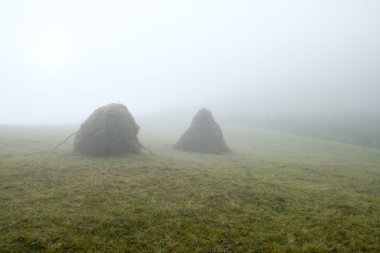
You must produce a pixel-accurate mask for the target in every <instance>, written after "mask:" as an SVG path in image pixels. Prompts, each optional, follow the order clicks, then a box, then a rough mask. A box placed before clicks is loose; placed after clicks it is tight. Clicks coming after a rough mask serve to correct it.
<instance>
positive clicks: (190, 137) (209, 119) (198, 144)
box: [174, 109, 230, 154]
mask: <svg viewBox="0 0 380 253" xmlns="http://www.w3.org/2000/svg"><path fill="white" fill-rule="evenodd" d="M174 148H177V149H180V150H184V151H192V152H200V153H211V154H223V153H227V152H230V149H229V148H228V147H227V145H226V143H225V141H224V137H223V133H222V130H221V128H220V126H219V125H218V123H216V121H215V120H214V117H213V116H212V113H211V112H210V111H209V110H207V109H201V110H199V111H198V113H197V114H196V115H195V116H194V118H193V120H192V122H191V125H190V127H189V128H188V129H187V130H186V132H185V133H184V134H183V135H182V136H181V138H180V139H179V140H178V142H177V143H176V144H175V145H174Z"/></svg>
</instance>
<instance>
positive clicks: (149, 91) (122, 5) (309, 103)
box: [0, 0, 380, 123]
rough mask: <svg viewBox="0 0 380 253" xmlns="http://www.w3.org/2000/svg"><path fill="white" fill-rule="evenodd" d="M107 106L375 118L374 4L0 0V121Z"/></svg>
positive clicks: (378, 79)
mask: <svg viewBox="0 0 380 253" xmlns="http://www.w3.org/2000/svg"><path fill="white" fill-rule="evenodd" d="M118 100H120V101H121V102H122V103H124V104H125V105H127V106H128V108H129V109H130V111H131V112H132V114H134V115H143V114H147V113H154V112H156V111H160V110H165V109H168V108H172V107H178V106H184V105H187V106H195V107H197V106H207V105H208V103H209V101H213V103H215V101H220V103H221V104H223V101H224V100H228V101H229V102H230V103H232V104H231V106H232V107H234V106H236V108H239V110H240V109H241V108H246V110H250V109H252V108H254V109H256V110H257V108H259V107H260V108H263V107H265V105H268V108H271V109H273V110H277V109H282V110H295V109H297V108H298V109H299V108H302V109H303V110H305V112H307V111H308V110H316V109H320V110H322V111H323V110H341V111H344V110H354V109H357V110H372V109H373V110H376V111H379V110H380V109H379V108H380V1H379V0H286V1H283V0H260V1H255V0H246V1H243V0H234V1H232V0H230V1H222V0H219V1H217V0H203V1H197V0H193V1H180V0H176V1H174V0H173V1H165V0H163V1H148V0H135V1H80V0H75V1H74V0H73V1H52V0H46V1H38V0H34V1H27V0H25V1H17V0H0V123H71V122H81V121H83V120H84V119H85V118H86V117H87V116H88V115H89V113H91V112H92V111H93V110H94V109H96V108H97V107H99V106H101V105H104V104H108V103H110V102H117V101H118ZM251 102H252V103H251ZM269 105H270V106H269ZM268 108H267V109H268ZM252 110H253V109H252ZM263 110H264V111H265V108H263Z"/></svg>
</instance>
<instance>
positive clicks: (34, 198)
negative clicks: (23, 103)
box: [0, 125, 380, 253]
mask: <svg viewBox="0 0 380 253" xmlns="http://www.w3.org/2000/svg"><path fill="white" fill-rule="evenodd" d="M76 129H77V126H0V252H215V253H216V252H379V249H380V215H379V214H380V150H379V149H372V148H365V147H360V146H354V145H349V144H344V143H337V142H330V141H324V140H319V139H314V138H307V137H300V136H296V135H291V134H283V133H279V132H276V131H269V130H264V129H258V128H250V127H243V126H233V125H229V126H223V130H224V134H225V139H226V142H227V144H228V145H229V147H230V148H231V149H232V150H233V152H232V153H231V154H228V155H205V154H197V153H186V152H181V151H177V150H173V149H172V148H171V144H173V143H174V142H175V140H176V139H177V138H178V137H179V134H180V132H181V131H182V130H183V129H179V130H172V129H164V130H163V129H158V130H156V129H154V127H151V128H150V129H142V132H141V134H140V138H141V141H142V142H143V143H144V145H145V146H147V147H149V148H150V149H151V150H152V151H153V153H154V154H152V155H151V154H143V155H126V156H117V157H105V158H93V157H83V156H77V155H74V154H72V140H70V141H69V142H67V143H66V144H65V145H63V146H62V147H60V148H59V149H58V150H56V151H55V150H54V147H55V145H56V144H58V143H59V142H60V141H62V140H63V139H64V138H65V137H66V136H67V135H69V134H70V133H72V132H74V131H75V130H76Z"/></svg>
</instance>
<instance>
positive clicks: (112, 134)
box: [74, 104, 142, 156]
mask: <svg viewBox="0 0 380 253" xmlns="http://www.w3.org/2000/svg"><path fill="white" fill-rule="evenodd" d="M138 132H139V126H138V125H137V124H136V122H135V120H134V118H133V117H132V115H131V114H130V112H129V111H128V109H127V107H125V106H124V105H122V104H109V105H106V106H102V107H100V108H98V109H97V110H95V111H94V112H93V113H92V114H91V116H90V117H89V118H88V119H87V120H86V121H85V122H84V123H83V124H82V125H81V127H80V130H79V131H78V133H77V135H76V137H75V140H74V153H76V154H81V155H90V156H110V155H118V154H126V153H133V154H138V153H140V152H141V148H142V145H141V144H140V142H139V140H138V138H137V134H138Z"/></svg>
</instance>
